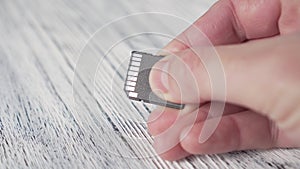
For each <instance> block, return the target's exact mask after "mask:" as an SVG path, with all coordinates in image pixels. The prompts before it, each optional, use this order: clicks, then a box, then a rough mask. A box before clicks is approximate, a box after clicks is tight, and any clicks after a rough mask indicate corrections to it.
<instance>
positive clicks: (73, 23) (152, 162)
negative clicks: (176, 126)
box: [0, 0, 300, 168]
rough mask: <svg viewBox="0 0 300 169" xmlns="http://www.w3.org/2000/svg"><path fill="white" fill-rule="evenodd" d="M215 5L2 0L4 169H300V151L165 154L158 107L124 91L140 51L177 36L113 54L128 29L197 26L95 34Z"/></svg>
mask: <svg viewBox="0 0 300 169" xmlns="http://www.w3.org/2000/svg"><path fill="white" fill-rule="evenodd" d="M213 2H214V1H213V0H212V1H210V0H206V1H201V0H164V1H158V0H157V1H156V0H154V1H153V0H144V1H139V0H135V1H124V0H115V1H112V0H73V1H68V0H49V1H38V0H35V1H33V0H31V1H30V0H28V1H26V0H2V1H0V22H1V23H0V38H1V40H0V168H299V166H300V161H299V160H300V151H299V149H289V150H287V149H277V150H268V151H241V152H233V153H227V154H220V155H203V156H192V157H189V158H187V159H185V160H181V161H178V162H167V161H163V160H162V159H160V158H159V157H157V156H155V152H154V150H153V149H152V147H151V142H152V139H151V137H150V136H149V134H148V133H147V128H146V125H145V120H146V119H147V117H148V115H149V109H151V106H149V105H144V104H141V103H132V102H130V100H128V99H127V98H126V96H125V95H124V92H123V90H122V86H123V80H124V75H125V73H126V64H127V60H126V59H128V57H129V52H130V51H131V50H136V49H145V48H160V47H162V46H164V45H165V44H166V43H167V42H168V41H169V40H170V39H168V38H166V37H164V36H154V35H151V34H150V35H148V34H144V35H143V36H136V37H133V38H129V39H124V40H123V41H121V42H120V43H118V44H116V45H115V46H114V47H113V48H112V50H111V51H110V52H109V54H107V55H105V53H106V52H107V50H108V47H109V45H111V43H112V42H115V40H118V39H120V40H121V39H122V38H124V35H126V33H128V32H129V33H135V32H140V31H146V32H147V31H148V32H151V31H152V30H155V31H158V32H159V31H162V32H164V33H168V32H169V33H170V34H171V35H176V34H178V33H179V32H180V31H182V30H183V29H184V28H185V27H187V26H188V24H187V23H185V24H184V23H182V24H177V23H178V22H177V21H176V22H175V23H173V22H172V19H168V17H167V16H165V15H163V14H162V15H152V14H151V15H147V16H146V17H145V16H142V17H133V19H128V20H126V19H124V21H126V22H122V20H121V21H120V22H113V23H112V24H111V25H109V26H108V27H105V28H104V31H103V32H101V31H100V33H99V32H98V33H95V32H96V31H97V30H99V28H101V27H103V26H104V25H105V24H106V23H109V22H111V21H113V20H114V19H116V18H119V17H122V16H126V15H129V14H132V13H139V12H162V13H167V14H171V15H176V16H178V17H181V18H184V19H186V20H187V21H189V22H192V21H194V20H195V19H196V18H198V17H199V16H200V15H201V14H203V12H205V11H206V10H207V9H208V7H209V6H210V5H212V4H213ZM161 16H163V17H161ZM145 18H146V19H145ZM171 18H172V17H171ZM173 19H174V18H173ZM172 23H173V24H172ZM176 25H177V26H176ZM105 29H106V30H105ZM102 30H103V29H102ZM94 33H95V34H94ZM93 34H94V36H93V38H91V36H92V35H93ZM90 38H91V39H90ZM89 39H90V40H89ZM87 42H88V43H87ZM84 45H86V47H85V48H83V47H84ZM96 68H97V69H96ZM74 72H75V73H74Z"/></svg>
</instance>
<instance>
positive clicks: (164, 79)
mask: <svg viewBox="0 0 300 169" xmlns="http://www.w3.org/2000/svg"><path fill="white" fill-rule="evenodd" d="M169 65H170V63H169V61H168V60H165V59H164V60H163V61H159V62H157V63H156V64H155V65H154V66H153V67H152V69H151V72H150V77H149V83H150V86H151V88H152V90H153V92H155V93H157V92H160V93H163V94H164V93H167V92H168V89H169V75H168V71H169Z"/></svg>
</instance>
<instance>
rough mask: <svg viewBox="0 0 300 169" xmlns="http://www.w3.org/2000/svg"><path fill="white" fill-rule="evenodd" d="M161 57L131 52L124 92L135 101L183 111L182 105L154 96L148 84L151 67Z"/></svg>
mask: <svg viewBox="0 0 300 169" xmlns="http://www.w3.org/2000/svg"><path fill="white" fill-rule="evenodd" d="M162 58H163V56H159V55H152V54H149V53H144V52H138V51H133V52H132V53H131V59H130V63H129V67H128V71H127V76H126V81H125V85H124V90H125V92H126V94H127V96H128V97H129V98H130V99H132V100H136V101H143V102H146V103H151V104H156V105H160V106H165V107H170V108H175V109H183V108H184V104H178V103H173V102H169V101H165V100H163V99H161V98H159V97H158V96H157V95H155V94H154V93H153V92H152V90H151V87H150V84H149V74H150V71H151V68H152V66H153V65H154V64H155V63H156V62H157V61H159V60H160V59H162Z"/></svg>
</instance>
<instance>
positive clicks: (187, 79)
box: [149, 37, 299, 113]
mask: <svg viewBox="0 0 300 169" xmlns="http://www.w3.org/2000/svg"><path fill="white" fill-rule="evenodd" d="M286 39H287V38H286ZM294 39H296V40H298V41H299V38H294ZM283 41H284V40H282V39H280V38H278V37H277V38H269V39H264V40H257V41H252V42H248V43H244V44H239V45H228V46H218V47H215V50H213V49H212V48H208V47H207V48H205V47H203V48H201V49H195V50H192V49H187V50H184V51H182V52H179V53H176V54H175V55H170V56H166V57H165V58H163V59H162V60H161V61H159V62H158V63H157V64H155V65H154V67H153V69H152V71H151V73H150V77H149V78H150V79H149V80H150V86H151V88H152V89H153V91H160V95H161V96H162V97H163V98H164V99H166V100H169V101H173V102H182V103H200V102H205V101H211V100H217V101H226V102H231V103H234V104H237V105H241V106H244V107H248V108H251V109H252V110H255V111H258V112H262V113H267V112H270V111H272V110H271V109H269V108H270V107H274V106H271V105H272V104H273V103H274V104H275V103H276V102H277V101H278V99H280V98H282V97H281V96H280V93H279V92H278V90H279V89H280V88H282V83H283V81H282V80H283V77H287V78H288V76H287V75H286V74H290V75H292V74H295V72H288V73H287V72H284V71H283V69H284V70H293V69H286V68H287V67H288V66H289V64H290V63H287V61H288V62H290V59H289V58H287V57H282V55H280V54H286V53H291V52H290V50H291V49H286V50H287V51H279V50H282V49H283V47H282V46H283V45H282V44H287V45H286V46H289V47H291V46H294V47H295V49H297V46H296V45H295V44H298V43H299V42H290V43H288V40H286V41H287V42H283ZM284 50H285V49H284ZM214 51H216V52H214ZM216 57H218V59H216ZM294 58H295V59H297V58H299V57H294ZM295 59H294V60H295ZM218 62H219V63H220V64H218ZM296 63H299V61H298V62H297V61H296ZM296 63H294V65H295V64H296ZM295 67H299V65H298V66H297V65H296V66H295ZM220 71H223V72H222V73H220ZM294 71H295V70H294ZM290 75H289V77H291V76H290ZM216 76H217V77H216ZM222 76H223V77H222ZM218 79H219V80H218ZM279 82H281V83H279ZM280 85H281V86H280ZM162 93H163V94H162ZM224 95H226V98H225V97H224ZM266 101H267V102H270V103H268V104H266ZM271 102H272V103H271ZM266 106H269V107H266Z"/></svg>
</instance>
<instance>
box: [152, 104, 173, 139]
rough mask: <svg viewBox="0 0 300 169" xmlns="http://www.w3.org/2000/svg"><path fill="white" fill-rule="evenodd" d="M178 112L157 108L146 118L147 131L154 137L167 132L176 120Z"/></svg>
mask: <svg viewBox="0 0 300 169" xmlns="http://www.w3.org/2000/svg"><path fill="white" fill-rule="evenodd" d="M177 116H178V111H177V110H175V109H171V108H166V107H160V106H159V107H158V108H157V109H155V110H153V111H152V112H151V114H150V116H149V118H148V121H147V125H148V131H149V133H150V134H151V135H153V136H156V135H158V134H160V133H162V132H164V131H165V130H167V129H168V128H169V127H170V126H171V125H172V124H173V123H174V122H175V121H176V119H177Z"/></svg>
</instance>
